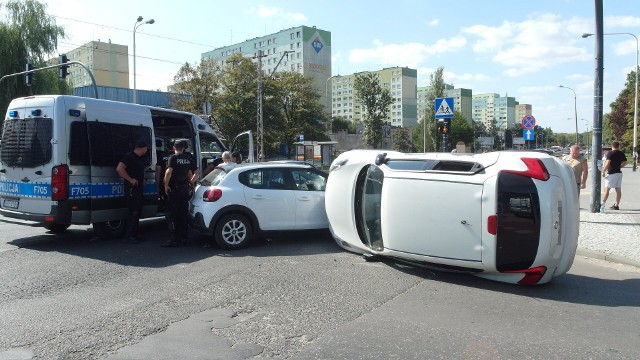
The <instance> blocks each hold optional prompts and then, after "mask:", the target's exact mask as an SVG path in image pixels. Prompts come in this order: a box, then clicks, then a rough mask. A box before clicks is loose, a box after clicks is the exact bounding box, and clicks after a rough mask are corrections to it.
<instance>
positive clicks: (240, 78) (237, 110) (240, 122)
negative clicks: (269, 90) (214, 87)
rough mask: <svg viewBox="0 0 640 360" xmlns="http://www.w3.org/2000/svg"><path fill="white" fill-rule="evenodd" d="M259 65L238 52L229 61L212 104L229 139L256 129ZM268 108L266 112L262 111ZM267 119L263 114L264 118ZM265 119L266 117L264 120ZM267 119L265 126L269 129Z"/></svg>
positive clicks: (215, 116) (214, 112)
mask: <svg viewBox="0 0 640 360" xmlns="http://www.w3.org/2000/svg"><path fill="white" fill-rule="evenodd" d="M257 91H258V67H257V66H256V64H254V63H253V62H252V61H251V59H250V58H247V57H243V56H242V55H240V54H235V55H233V56H231V58H229V60H227V62H226V65H225V67H224V74H223V76H222V79H221V82H220V93H219V94H218V96H217V101H216V102H215V103H214V106H213V114H214V118H215V119H217V120H218V124H219V127H220V132H221V133H222V135H223V137H224V138H226V139H233V138H234V137H235V136H236V135H237V134H239V133H241V132H244V131H247V130H253V131H254V137H255V134H256V131H257V127H258V125H257V121H258V120H257V108H258V103H257ZM264 113H265V111H263V114H264ZM263 118H264V117H263ZM263 121H264V120H263ZM265 125H266V122H265V123H263V127H264V128H266V126H265Z"/></svg>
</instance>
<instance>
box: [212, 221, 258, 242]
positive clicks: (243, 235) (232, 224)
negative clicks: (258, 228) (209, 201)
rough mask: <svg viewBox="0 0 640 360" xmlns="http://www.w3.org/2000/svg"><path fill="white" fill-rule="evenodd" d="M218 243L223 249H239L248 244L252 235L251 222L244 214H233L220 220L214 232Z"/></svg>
mask: <svg viewBox="0 0 640 360" xmlns="http://www.w3.org/2000/svg"><path fill="white" fill-rule="evenodd" d="M214 236H215V239H216V243H218V246H220V247H221V248H223V249H229V250H233V249H239V248H241V247H243V246H245V245H246V244H247V242H248V241H249V236H251V224H250V223H249V220H247V218H245V217H244V216H242V215H238V214H231V215H227V216H225V217H223V218H222V219H220V220H219V221H218V224H217V225H216V230H215V233H214Z"/></svg>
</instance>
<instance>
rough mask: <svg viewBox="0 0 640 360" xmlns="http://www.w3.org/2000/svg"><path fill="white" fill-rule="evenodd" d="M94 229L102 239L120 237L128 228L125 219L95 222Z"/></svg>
mask: <svg viewBox="0 0 640 360" xmlns="http://www.w3.org/2000/svg"><path fill="white" fill-rule="evenodd" d="M92 225H93V231H95V233H96V235H97V236H98V237H99V238H101V239H119V238H121V237H123V236H124V233H125V231H126V230H127V221H126V220H125V219H120V220H112V221H105V222H98V223H93V224H92Z"/></svg>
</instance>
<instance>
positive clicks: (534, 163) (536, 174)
mask: <svg viewBox="0 0 640 360" xmlns="http://www.w3.org/2000/svg"><path fill="white" fill-rule="evenodd" d="M520 160H522V162H524V163H525V165H527V170H524V171H522V170H508V169H507V170H502V171H503V172H506V173H511V174H516V175H522V176H528V177H530V178H534V179H538V180H542V181H547V180H549V171H547V167H546V166H544V163H543V162H542V160H540V159H535V158H521V159H520Z"/></svg>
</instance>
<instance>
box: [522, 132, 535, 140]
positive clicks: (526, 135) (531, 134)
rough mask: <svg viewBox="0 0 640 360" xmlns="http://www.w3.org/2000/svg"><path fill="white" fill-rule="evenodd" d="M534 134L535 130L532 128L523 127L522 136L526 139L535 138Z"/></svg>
mask: <svg viewBox="0 0 640 360" xmlns="http://www.w3.org/2000/svg"><path fill="white" fill-rule="evenodd" d="M533 135H534V131H533V130H531V129H523V130H522V137H523V138H524V139H525V140H533Z"/></svg>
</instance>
